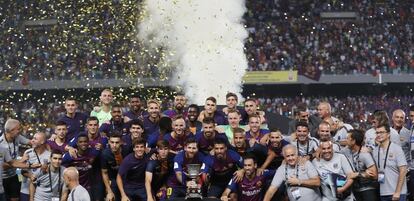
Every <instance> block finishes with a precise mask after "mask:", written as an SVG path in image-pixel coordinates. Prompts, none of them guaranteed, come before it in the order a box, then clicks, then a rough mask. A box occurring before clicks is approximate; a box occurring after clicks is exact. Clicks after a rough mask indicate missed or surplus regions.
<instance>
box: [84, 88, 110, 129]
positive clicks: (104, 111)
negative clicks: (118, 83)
mask: <svg viewBox="0 0 414 201" xmlns="http://www.w3.org/2000/svg"><path fill="white" fill-rule="evenodd" d="M113 98H114V97H113V95H112V91H111V90H109V89H104V90H103V91H102V92H101V96H100V97H99V99H100V101H101V102H100V107H99V108H97V109H96V110H93V111H92V112H91V115H90V116H91V117H96V118H98V120H99V126H101V125H102V124H103V123H104V122H106V121H109V120H110V119H111V118H112V116H111V104H112V100H113Z"/></svg>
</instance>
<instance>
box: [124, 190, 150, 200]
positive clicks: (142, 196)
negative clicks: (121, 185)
mask: <svg viewBox="0 0 414 201" xmlns="http://www.w3.org/2000/svg"><path fill="white" fill-rule="evenodd" d="M124 191H125V193H126V194H127V196H128V198H129V200H134V201H147V191H146V190H145V187H144V188H125V189H124Z"/></svg>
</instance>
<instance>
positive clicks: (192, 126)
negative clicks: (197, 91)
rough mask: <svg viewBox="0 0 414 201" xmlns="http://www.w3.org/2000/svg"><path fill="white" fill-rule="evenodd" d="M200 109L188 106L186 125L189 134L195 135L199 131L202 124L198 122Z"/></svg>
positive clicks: (195, 106) (194, 105) (192, 105)
mask: <svg viewBox="0 0 414 201" xmlns="http://www.w3.org/2000/svg"><path fill="white" fill-rule="evenodd" d="M199 115H200V109H199V108H198V106H197V105H196V104H191V105H189V106H188V110H187V120H186V124H187V127H188V129H189V130H190V132H191V133H192V134H193V135H195V134H197V133H198V132H200V131H201V128H202V123H201V122H199V121H198V116H199Z"/></svg>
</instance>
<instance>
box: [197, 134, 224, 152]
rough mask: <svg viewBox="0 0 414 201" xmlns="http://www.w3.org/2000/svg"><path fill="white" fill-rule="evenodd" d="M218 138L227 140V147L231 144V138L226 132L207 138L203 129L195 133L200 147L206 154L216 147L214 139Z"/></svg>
mask: <svg viewBox="0 0 414 201" xmlns="http://www.w3.org/2000/svg"><path fill="white" fill-rule="evenodd" d="M218 138H221V139H223V140H225V141H226V144H227V147H228V146H229V145H230V143H229V140H228V139H227V136H226V134H224V133H217V132H216V133H215V135H214V138H212V139H207V138H206V137H205V136H204V134H203V131H201V132H198V133H197V134H196V135H195V139H196V141H197V145H198V149H199V150H200V151H201V152H203V153H204V154H209V152H210V151H211V150H212V149H213V148H214V141H215V140H216V139H218Z"/></svg>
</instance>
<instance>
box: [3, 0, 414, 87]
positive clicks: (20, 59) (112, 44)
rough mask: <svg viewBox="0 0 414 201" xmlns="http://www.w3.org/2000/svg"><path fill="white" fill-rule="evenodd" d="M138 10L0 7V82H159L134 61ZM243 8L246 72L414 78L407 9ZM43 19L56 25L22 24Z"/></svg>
mask: <svg viewBox="0 0 414 201" xmlns="http://www.w3.org/2000/svg"><path fill="white" fill-rule="evenodd" d="M139 2H140V1H99V2H97V3H96V4H95V3H93V2H92V1H75V2H72V3H70V2H67V1H61V0H58V1H53V3H51V2H50V1H47V0H41V1H12V2H7V1H3V2H0V4H1V6H0V9H1V10H0V11H1V12H0V52H1V55H0V57H1V59H0V70H1V72H2V80H27V79H30V80H62V79H86V78H87V79H91V78H96V79H103V78H124V77H125V76H144V75H145V76H154V77H156V76H159V72H158V71H157V69H156V67H154V66H152V65H150V66H144V65H142V64H140V60H139V59H138V58H141V57H139V56H137V55H139V54H144V53H142V52H140V51H139V50H140V45H139V41H137V39H136V35H135V33H136V23H137V22H138V19H139V15H140V12H138V11H139ZM246 5H247V8H248V12H247V13H246V15H245V24H246V28H247V29H248V30H249V33H250V35H249V38H248V40H247V42H246V55H247V58H248V60H249V64H248V70H249V71H259V70H260V71H265V70H289V69H295V70H299V71H305V72H314V71H321V72H322V73H325V74H377V73H378V72H382V73H394V74H398V73H413V72H414V56H413V52H414V51H413V47H414V45H413V38H414V36H413V30H414V27H413V22H414V19H413V16H414V15H413V13H414V6H413V4H412V3H410V2H409V1H392V2H382V3H381V2H376V1H345V0H342V1H341V0H338V1H296V2H290V1H287V0H280V1H269V0H266V1H265V0H263V1H253V0H247V1H246ZM323 11H354V12H357V14H358V16H359V17H358V18H357V19H354V20H345V19H342V20H341V19H336V20H326V19H323V18H321V17H320V13H321V12H323ZM47 19H56V20H57V22H56V23H57V24H53V23H52V24H51V25H48V26H36V25H31V24H30V23H29V24H25V22H28V21H34V20H47ZM141 56H142V55H141ZM144 56H145V55H144ZM147 56H148V55H147ZM149 57H150V56H149ZM142 58H146V57H142ZM154 62H155V61H154ZM150 63H151V62H150ZM16 69H17V70H16Z"/></svg>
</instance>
